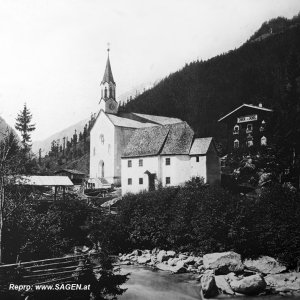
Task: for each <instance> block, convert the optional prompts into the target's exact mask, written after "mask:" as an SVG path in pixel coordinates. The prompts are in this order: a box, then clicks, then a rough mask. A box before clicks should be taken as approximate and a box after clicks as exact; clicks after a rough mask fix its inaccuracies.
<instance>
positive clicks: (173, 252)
mask: <svg viewBox="0 0 300 300" xmlns="http://www.w3.org/2000/svg"><path fill="white" fill-rule="evenodd" d="M167 255H168V257H174V256H175V255H176V252H175V251H173V250H169V251H167Z"/></svg>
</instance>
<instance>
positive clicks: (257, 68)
mask: <svg viewBox="0 0 300 300" xmlns="http://www.w3.org/2000/svg"><path fill="white" fill-rule="evenodd" d="M258 36H259V35H256V36H255V38H257V37H258ZM299 37H300V26H298V25H297V24H293V26H288V27H286V28H285V29H284V28H283V27H281V30H280V31H279V32H278V33H276V34H271V35H270V36H269V37H267V38H265V39H262V40H261V41H259V42H250V41H249V42H247V43H245V44H244V45H242V46H241V47H240V48H239V49H236V50H233V51H229V52H228V53H226V54H222V55H219V56H216V57H214V58H212V59H210V60H207V61H205V62H202V61H201V62H200V61H196V62H192V63H190V64H188V65H186V66H185V67H184V68H183V69H181V70H179V71H178V72H175V73H173V74H171V75H170V76H168V77H167V78H165V79H163V80H162V81H161V82H160V83H159V84H158V85H156V86H155V87H154V88H152V89H150V90H148V91H146V92H145V93H143V94H141V95H140V96H138V97H137V98H136V99H134V100H132V101H130V102H129V103H128V104H127V105H126V106H125V108H124V109H125V111H132V112H139V113H146V114H156V115H165V116H169V117H177V118H181V119H183V120H185V121H187V122H188V123H189V124H190V125H191V126H192V127H193V129H194V130H195V131H196V134H197V135H199V136H215V137H217V138H218V139H219V140H223V141H225V138H226V132H225V128H224V127H222V126H221V125H219V124H218V122H217V120H218V119H219V118H220V116H222V115H223V114H225V113H228V112H229V111H230V110H231V109H233V108H235V107H237V106H239V105H241V104H242V103H253V104H257V103H258V102H262V103H263V105H264V106H267V107H274V106H276V103H278V102H279V99H280V98H281V96H282V92H283V90H284V89H285V84H286V81H285V80H286V67H287V64H288V61H289V57H290V56H291V54H292V53H294V54H296V55H297V56H298V61H300V57H299V53H300V38H299Z"/></svg>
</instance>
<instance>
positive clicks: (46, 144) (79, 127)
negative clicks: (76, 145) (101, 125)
mask: <svg viewBox="0 0 300 300" xmlns="http://www.w3.org/2000/svg"><path fill="white" fill-rule="evenodd" d="M88 121H89V119H85V120H82V121H80V122H78V123H76V124H74V125H72V126H69V127H68V128H65V129H63V130H62V131H59V132H57V133H55V134H53V135H51V136H50V137H48V138H46V139H45V140H42V141H35V142H33V144H32V151H33V153H35V154H37V153H38V152H39V149H40V148H41V149H42V156H44V155H45V154H46V153H48V152H49V151H50V149H51V142H52V141H53V140H55V141H57V140H60V144H62V140H63V138H64V137H68V138H69V139H71V137H72V136H73V134H74V132H75V130H76V131H77V133H79V132H80V131H83V128H84V125H85V124H87V123H88Z"/></svg>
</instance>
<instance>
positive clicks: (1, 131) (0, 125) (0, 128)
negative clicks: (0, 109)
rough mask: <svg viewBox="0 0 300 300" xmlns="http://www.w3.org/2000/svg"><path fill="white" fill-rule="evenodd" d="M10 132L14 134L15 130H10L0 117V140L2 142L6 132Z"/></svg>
mask: <svg viewBox="0 0 300 300" xmlns="http://www.w3.org/2000/svg"><path fill="white" fill-rule="evenodd" d="M10 130H12V131H13V132H14V133H15V134H16V132H15V130H14V129H13V128H11V127H10V126H9V125H8V124H7V123H6V122H5V120H4V119H3V118H2V117H0V140H2V139H3V137H4V136H5V135H7V132H8V131H10ZM16 136H17V134H16Z"/></svg>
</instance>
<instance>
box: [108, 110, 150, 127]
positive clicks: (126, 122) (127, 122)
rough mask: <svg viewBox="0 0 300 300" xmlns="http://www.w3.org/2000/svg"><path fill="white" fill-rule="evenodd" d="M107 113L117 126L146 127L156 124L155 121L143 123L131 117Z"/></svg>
mask: <svg viewBox="0 0 300 300" xmlns="http://www.w3.org/2000/svg"><path fill="white" fill-rule="evenodd" d="M106 115H107V117H108V118H109V120H110V121H111V122H112V123H113V124H114V125H115V126H118V127H129V128H144V127H151V126H155V124H153V123H142V122H139V121H136V120H132V119H129V118H123V117H119V116H117V115H114V114H108V113H106Z"/></svg>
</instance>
